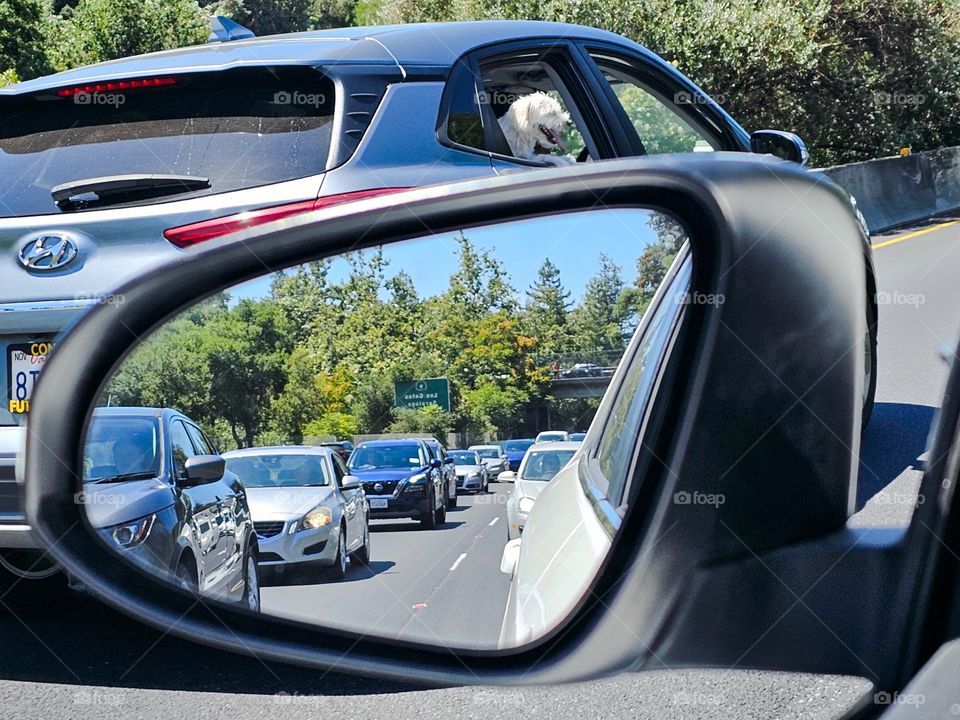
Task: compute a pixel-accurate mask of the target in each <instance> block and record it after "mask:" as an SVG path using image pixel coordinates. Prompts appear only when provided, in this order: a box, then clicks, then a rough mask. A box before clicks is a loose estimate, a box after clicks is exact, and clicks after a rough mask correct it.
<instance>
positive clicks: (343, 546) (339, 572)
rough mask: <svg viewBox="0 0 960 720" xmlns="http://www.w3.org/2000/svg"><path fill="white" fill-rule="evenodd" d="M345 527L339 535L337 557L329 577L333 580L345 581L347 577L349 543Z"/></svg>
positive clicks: (334, 559)
mask: <svg viewBox="0 0 960 720" xmlns="http://www.w3.org/2000/svg"><path fill="white" fill-rule="evenodd" d="M345 535H346V533H344V531H343V525H341V526H340V531H339V532H338V533H337V555H336V557H334V558H333V565H331V566H330V572H329V576H330V579H331V580H343V578H344V577H346V575H347V543H346V538H345V537H344V536H345Z"/></svg>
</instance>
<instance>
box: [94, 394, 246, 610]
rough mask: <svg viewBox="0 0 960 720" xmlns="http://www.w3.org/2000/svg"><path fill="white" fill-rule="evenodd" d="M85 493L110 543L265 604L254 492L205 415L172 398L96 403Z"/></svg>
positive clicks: (158, 569)
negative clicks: (200, 417) (222, 451)
mask: <svg viewBox="0 0 960 720" xmlns="http://www.w3.org/2000/svg"><path fill="white" fill-rule="evenodd" d="M83 462H84V478H83V480H84V486H83V492H82V493H81V496H80V498H79V499H80V500H81V501H82V502H83V503H84V506H85V508H86V512H87V518H88V519H89V520H90V523H91V525H93V526H94V527H95V528H97V529H98V530H99V531H100V535H101V537H103V539H104V540H105V541H106V542H107V544H108V545H110V546H111V547H113V548H115V549H116V550H117V552H118V553H121V554H123V555H124V556H125V557H127V558H129V559H130V560H132V561H133V562H135V563H137V564H138V565H140V566H141V567H144V568H145V569H146V570H148V571H149V572H151V573H154V574H157V573H161V574H164V575H166V576H168V577H170V578H173V579H175V582H178V583H179V584H180V585H181V586H182V587H185V588H187V589H191V590H193V591H195V592H199V593H200V594H202V595H205V596H211V597H216V598H220V599H224V600H229V601H233V602H238V603H242V604H244V605H246V606H247V607H248V608H250V609H252V610H259V608H260V580H259V575H258V574H257V553H258V548H257V536H256V533H255V532H254V530H253V523H252V521H251V519H250V508H249V507H248V505H247V498H246V493H245V491H244V488H243V484H242V483H241V482H240V480H239V478H238V477H237V476H236V475H235V474H233V473H232V472H230V471H229V470H227V469H226V464H225V462H224V460H223V458H222V457H220V455H219V454H217V453H216V452H215V451H214V449H213V446H212V445H211V443H210V441H209V440H208V439H207V437H206V436H205V435H204V434H203V432H202V431H201V430H200V428H199V427H197V425H196V424H195V423H194V422H192V421H191V420H190V419H189V418H187V417H186V416H184V415H182V414H180V413H178V412H176V411H175V410H170V409H165V408H139V407H113V408H97V409H96V410H95V411H94V413H93V418H92V419H91V421H90V426H89V428H88V430H87V438H86V448H85V452H84V461H83Z"/></svg>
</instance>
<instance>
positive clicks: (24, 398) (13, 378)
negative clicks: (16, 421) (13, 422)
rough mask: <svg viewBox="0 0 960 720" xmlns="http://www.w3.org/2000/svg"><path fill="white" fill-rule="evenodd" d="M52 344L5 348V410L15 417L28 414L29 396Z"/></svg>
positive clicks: (38, 343)
mask: <svg viewBox="0 0 960 720" xmlns="http://www.w3.org/2000/svg"><path fill="white" fill-rule="evenodd" d="M52 350H53V343H51V342H47V341H41V342H29V343H18V344H15V345H8V346H7V410H8V411H9V412H10V413H12V414H15V415H22V414H26V413H28V412H30V396H31V395H32V394H33V387H34V385H36V383H37V378H39V377H40V371H41V370H42V369H43V366H44V364H46V362H47V358H48V357H49V356H50V352H51V351H52Z"/></svg>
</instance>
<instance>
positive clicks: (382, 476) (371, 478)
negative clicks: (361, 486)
mask: <svg viewBox="0 0 960 720" xmlns="http://www.w3.org/2000/svg"><path fill="white" fill-rule="evenodd" d="M425 471H426V468H374V469H373V470H359V469H355V470H351V471H350V474H351V475H353V476H355V477H358V478H360V481H361V482H365V483H372V482H396V481H397V480H406V479H408V478H412V477H413V476H414V475H419V474H420V473H422V472H425Z"/></svg>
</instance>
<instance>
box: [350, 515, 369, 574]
mask: <svg viewBox="0 0 960 720" xmlns="http://www.w3.org/2000/svg"><path fill="white" fill-rule="evenodd" d="M351 557H352V559H354V560H356V561H357V562H358V563H360V564H361V565H369V564H370V524H369V523H367V524H365V525H364V526H363V545H361V546H360V548H359V549H358V550H357V551H356V552H355V553H354V554H353V555H351Z"/></svg>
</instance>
